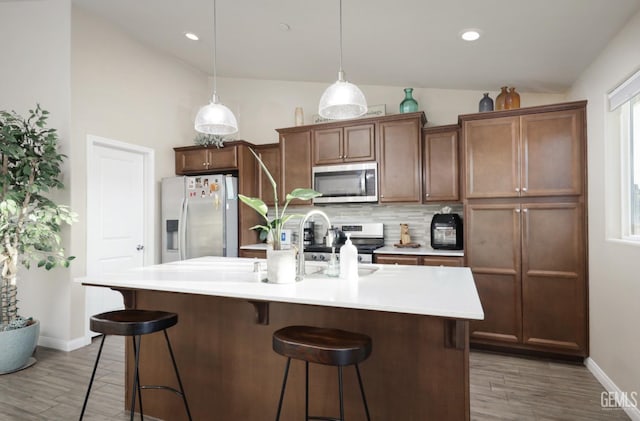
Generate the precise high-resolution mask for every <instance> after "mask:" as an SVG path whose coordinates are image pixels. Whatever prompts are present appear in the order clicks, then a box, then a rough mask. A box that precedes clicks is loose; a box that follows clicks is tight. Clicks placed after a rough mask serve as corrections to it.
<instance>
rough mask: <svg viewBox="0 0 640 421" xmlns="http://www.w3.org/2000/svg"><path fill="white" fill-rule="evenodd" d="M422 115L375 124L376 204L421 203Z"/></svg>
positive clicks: (402, 117) (407, 116)
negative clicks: (377, 202) (377, 194)
mask: <svg viewBox="0 0 640 421" xmlns="http://www.w3.org/2000/svg"><path fill="white" fill-rule="evenodd" d="M424 123H426V118H425V116H424V113H422V112H418V113H410V114H397V115H394V116H391V117H390V118H386V119H384V120H381V121H380V122H379V123H378V163H379V167H380V168H379V171H378V180H379V187H380V193H379V194H380V203H390V202H405V203H422V193H421V192H422V185H421V183H422V162H421V161H422V126H423V125H424Z"/></svg>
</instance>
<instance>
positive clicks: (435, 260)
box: [374, 254, 464, 266]
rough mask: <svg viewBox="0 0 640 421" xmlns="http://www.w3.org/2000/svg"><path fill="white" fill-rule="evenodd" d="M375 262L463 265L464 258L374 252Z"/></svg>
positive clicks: (385, 263) (386, 263)
mask: <svg viewBox="0 0 640 421" xmlns="http://www.w3.org/2000/svg"><path fill="white" fill-rule="evenodd" d="M374 256H375V262H376V263H380V264H383V265H414V266H417V265H423V266H464V258H463V257H457V256H422V255H401V254H375V255H374Z"/></svg>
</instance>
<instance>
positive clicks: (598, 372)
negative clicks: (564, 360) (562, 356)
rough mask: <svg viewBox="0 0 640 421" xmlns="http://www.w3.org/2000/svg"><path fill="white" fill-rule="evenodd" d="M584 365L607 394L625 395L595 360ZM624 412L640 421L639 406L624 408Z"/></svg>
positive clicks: (588, 359)
mask: <svg viewBox="0 0 640 421" xmlns="http://www.w3.org/2000/svg"><path fill="white" fill-rule="evenodd" d="M584 365H585V366H586V367H587V370H589V371H590V372H591V374H593V376H594V377H595V378H596V380H598V381H599V382H600V384H601V385H602V387H604V389H605V390H606V391H607V392H614V393H616V394H617V395H618V396H622V395H623V392H624V391H623V390H620V388H619V387H618V386H617V385H616V384H615V383H614V382H613V380H611V379H610V378H609V376H607V373H605V372H604V370H602V369H601V368H600V366H599V365H598V364H596V362H595V361H593V359H591V358H590V357H589V358H587V359H585V360H584ZM618 403H620V402H618ZM623 410H624V412H625V413H626V414H627V415H628V416H629V418H631V419H632V420H633V421H640V408H638V407H637V406H635V407H628V406H627V407H625V408H623Z"/></svg>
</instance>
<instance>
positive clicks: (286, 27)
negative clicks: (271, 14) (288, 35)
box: [279, 22, 291, 32]
mask: <svg viewBox="0 0 640 421" xmlns="http://www.w3.org/2000/svg"><path fill="white" fill-rule="evenodd" d="M279 26H280V30H282V31H284V32H288V31H290V30H291V25H289V24H286V23H284V22H281V23H280V25H279Z"/></svg>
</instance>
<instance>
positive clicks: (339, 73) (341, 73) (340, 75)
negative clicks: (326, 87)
mask: <svg viewBox="0 0 640 421" xmlns="http://www.w3.org/2000/svg"><path fill="white" fill-rule="evenodd" d="M339 5H340V70H339V72H338V76H339V79H342V78H343V76H342V75H343V74H344V72H343V71H342V0H339Z"/></svg>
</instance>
